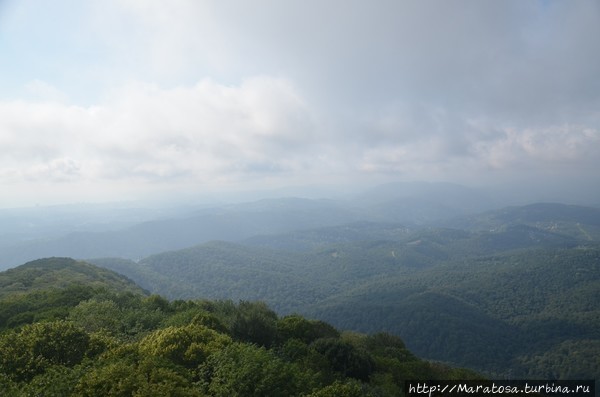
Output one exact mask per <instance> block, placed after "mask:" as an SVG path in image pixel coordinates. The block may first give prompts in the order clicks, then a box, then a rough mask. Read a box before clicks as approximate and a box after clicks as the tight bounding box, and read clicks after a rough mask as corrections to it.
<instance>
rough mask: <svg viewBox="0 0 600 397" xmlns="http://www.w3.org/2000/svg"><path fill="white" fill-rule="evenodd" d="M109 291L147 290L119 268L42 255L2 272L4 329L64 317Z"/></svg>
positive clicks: (0, 319)
mask: <svg viewBox="0 0 600 397" xmlns="http://www.w3.org/2000/svg"><path fill="white" fill-rule="evenodd" d="M105 292H111V293H117V292H118V293H130V294H145V293H146V292H145V291H144V290H143V289H141V288H140V287H138V286H137V285H136V284H135V283H134V282H133V281H131V280H129V279H128V278H126V277H125V276H122V275H120V274H117V273H115V272H112V271H109V270H106V269H103V268H99V267H97V266H93V265H91V264H89V263H85V262H80V261H75V260H73V259H70V258H47V259H39V260H35V261H32V262H29V263H26V264H24V265H21V266H19V267H16V268H14V269H10V270H6V271H4V272H1V273H0V330H2V329H6V328H11V327H15V326H17V325H21V324H27V323H30V322H33V321H41V320H51V319H57V318H62V317H64V315H65V314H66V313H67V312H68V311H69V310H70V309H71V308H73V307H74V306H76V305H77V304H79V302H80V301H82V300H85V299H90V298H92V297H93V296H95V295H97V294H103V293H105Z"/></svg>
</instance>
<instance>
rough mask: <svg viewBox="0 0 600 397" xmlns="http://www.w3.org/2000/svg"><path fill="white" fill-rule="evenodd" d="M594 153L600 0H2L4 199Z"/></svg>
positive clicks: (581, 179) (583, 169)
mask: <svg viewBox="0 0 600 397" xmlns="http://www.w3.org/2000/svg"><path fill="white" fill-rule="evenodd" d="M598 170H600V2H597V1H595V0H590V1H585V0H573V1H553V0H545V1H541V0H506V1H485V0H484V1H479V0H470V1H466V0H453V1H444V0H439V1H433V0H431V1H430V0H425V1H421V0H419V1H417V0H414V1H403V0H390V1H388V0H374V1H355V0H301V1H300V0H285V1H280V0H253V1H245V0H215V1H212V0H170V1H168V2H167V1H161V0H85V1H79V0H53V1H52V2H49V1H46V0H0V191H1V194H0V206H4V207H7V206H19V205H34V204H54V203H65V202H82V201H83V202H85V201H110V200H137V199H143V198H149V197H159V196H161V197H162V196H169V195H173V196H177V195H190V194H192V195H193V194H200V193H203V192H213V191H237V190H246V189H277V188H281V187H289V186H295V185H297V186H317V185H325V186H335V185H343V184H350V183H379V182H386V181H395V180H402V181H414V180H422V181H445V182H455V183H461V184H467V185H482V186H496V187H502V188H506V189H521V190H536V189H539V190H540V191H542V190H544V191H548V192H555V193H556V192H559V193H560V192H562V193H568V194H570V195H571V196H572V197H574V198H575V201H576V199H577V198H578V197H581V198H585V199H586V200H592V201H593V200H596V202H598V203H600V192H599V190H600V177H599V172H598Z"/></svg>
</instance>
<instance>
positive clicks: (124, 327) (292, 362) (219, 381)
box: [0, 258, 481, 396]
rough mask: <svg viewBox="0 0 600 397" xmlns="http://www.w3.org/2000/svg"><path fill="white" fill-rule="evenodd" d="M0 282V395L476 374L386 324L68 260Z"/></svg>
mask: <svg viewBox="0 0 600 397" xmlns="http://www.w3.org/2000/svg"><path fill="white" fill-rule="evenodd" d="M0 286H1V290H2V295H1V296H0V308H2V312H1V313H0V329H1V332H0V394H1V395H6V396H397V395H401V394H402V392H403V387H404V386H403V382H404V381H405V380H408V379H481V377H480V375H478V374H476V373H474V372H472V371H470V370H466V369H461V368H456V367H450V366H447V365H443V364H441V363H436V362H429V361H425V360H422V359H419V358H418V357H416V356H415V355H414V354H413V353H411V352H410V351H409V350H408V349H407V348H406V346H405V344H404V342H403V341H402V339H400V338H399V337H398V336H395V335H392V334H389V333H381V332H379V333H373V334H370V335H367V334H362V333H356V332H344V331H340V330H338V329H336V328H334V327H333V326H331V325H330V324H328V323H326V322H323V321H319V320H311V319H308V318H306V317H303V316H300V315H297V314H290V315H286V316H278V315H277V314H276V313H275V312H274V311H273V310H272V309H270V308H269V307H268V306H267V305H266V304H265V303H262V302H250V301H237V302H234V301H232V300H172V301H170V300H167V299H165V298H163V297H161V296H159V295H150V294H148V293H147V292H146V291H144V290H142V289H141V288H139V287H137V286H136V285H135V284H134V283H133V282H131V281H130V280H128V279H126V278H125V277H123V276H120V275H118V274H116V273H113V272H111V271H108V270H105V269H101V268H98V267H96V266H93V265H90V264H87V263H84V262H81V261H75V260H73V259H68V258H49V259H42V260H37V261H33V262H30V263H27V264H25V265H22V266H20V267H17V268H15V269H11V270H9V271H5V272H2V273H0Z"/></svg>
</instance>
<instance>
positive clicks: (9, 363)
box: [0, 320, 90, 381]
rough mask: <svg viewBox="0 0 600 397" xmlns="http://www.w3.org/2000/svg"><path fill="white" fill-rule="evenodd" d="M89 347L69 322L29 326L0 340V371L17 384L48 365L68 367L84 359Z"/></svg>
mask: <svg viewBox="0 0 600 397" xmlns="http://www.w3.org/2000/svg"><path fill="white" fill-rule="evenodd" d="M89 343H90V337H89V336H88V334H87V333H86V332H85V331H84V330H83V329H81V328H79V327H77V326H75V325H74V324H73V323H71V322H67V321H63V320H60V321H54V322H48V323H35V324H29V325H26V326H24V327H23V329H22V330H21V331H18V332H17V331H12V332H10V333H8V334H5V335H3V336H2V338H1V339H0V351H1V352H2V354H1V355H0V370H1V371H2V372H4V373H5V374H7V375H9V376H10V377H12V378H14V379H15V380H17V381H21V380H27V379H31V378H32V377H33V376H35V375H36V374H40V373H43V372H44V371H45V370H46V369H48V368H49V367H50V366H52V365H64V366H67V367H72V366H74V365H75V364H78V363H80V362H81V360H82V359H83V358H84V356H85V354H86V352H87V351H88V348H89Z"/></svg>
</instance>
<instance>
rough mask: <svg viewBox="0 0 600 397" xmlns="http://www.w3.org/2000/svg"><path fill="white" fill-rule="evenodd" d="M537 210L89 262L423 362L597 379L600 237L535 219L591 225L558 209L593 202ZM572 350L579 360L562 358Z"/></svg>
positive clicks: (152, 286)
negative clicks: (347, 333)
mask: <svg viewBox="0 0 600 397" xmlns="http://www.w3.org/2000/svg"><path fill="white" fill-rule="evenodd" d="M540 208H541V209H543V210H544V211H542V213H540ZM548 208H549V207H548V206H545V205H540V206H532V207H529V206H528V207H523V208H519V209H516V208H510V209H506V210H501V211H497V212H494V213H491V212H490V213H484V214H482V215H481V216H480V217H481V218H480V219H492V218H493V219H496V220H497V223H496V224H495V225H496V226H495V227H494V228H492V229H490V228H487V227H486V228H481V229H482V230H478V229H477V228H474V227H473V228H466V229H454V228H448V227H445V228H438V227H429V228H416V229H415V228H406V227H404V226H402V225H401V224H396V223H373V222H367V223H365V222H361V223H352V224H348V225H344V226H336V227H326V228H319V229H311V230H303V231H296V232H288V233H283V234H279V235H271V236H256V237H252V238H249V239H245V240H244V241H243V243H242V244H234V243H225V242H210V243H204V244H201V245H197V246H194V247H193V248H189V249H185V250H179V251H172V252H165V253H162V254H159V255H154V256H150V257H147V258H145V259H143V260H141V261H139V263H134V262H124V261H119V260H112V259H104V260H98V261H96V260H94V261H96V263H98V264H101V265H102V266H106V267H109V268H112V269H114V270H118V271H120V272H122V273H123V274H126V275H127V276H129V277H131V278H132V279H135V280H137V281H139V282H140V284H141V285H142V286H144V288H147V289H149V290H151V291H153V292H155V293H161V294H165V295H166V296H169V297H172V298H185V299H188V298H193V297H198V296H203V297H208V298H227V297H229V298H233V299H260V300H264V301H266V302H267V303H268V304H269V305H271V306H272V307H273V308H274V309H275V310H276V311H277V312H278V313H282V314H288V313H293V312H297V313H301V314H305V315H308V316H311V317H315V318H319V319H322V320H325V321H328V322H331V323H332V324H334V325H335V326H338V327H341V328H344V329H353V330H357V331H361V332H378V331H382V330H383V331H387V332H391V333H393V334H396V335H401V336H402V338H403V339H404V340H405V341H406V343H407V346H409V347H410V348H411V349H413V350H414V351H415V352H417V353H418V354H419V355H421V356H423V357H427V358H430V359H435V360H441V361H445V362H452V363H456V364H457V365H461V366H468V367H471V368H476V369H478V370H482V371H487V372H488V373H490V374H494V375H495V376H500V377H502V376H505V375H506V373H507V372H506V371H508V369H510V370H511V373H512V374H513V376H517V375H521V376H534V377H535V376H538V377H546V376H547V374H554V375H555V376H557V377H563V378H564V377H567V376H568V375H569V376H572V375H574V374H575V373H577V374H578V375H579V376H582V377H586V376H587V377H593V376H597V375H598V367H597V365H596V363H595V361H594V360H590V357H591V355H593V354H596V353H599V351H598V350H597V348H596V347H594V346H597V345H598V341H599V340H600V335H599V334H598V333H597V331H596V330H597V329H600V323H598V318H600V313H598V311H597V309H596V308H597V307H599V306H600V305H599V304H600V270H599V268H598V266H599V265H598V260H599V259H598V258H599V255H600V254H599V252H600V246H599V245H598V242H597V241H594V240H590V239H589V238H587V237H586V238H583V237H582V236H581V235H580V234H578V233H571V232H569V231H572V230H573V229H570V228H566V227H563V228H559V229H551V228H548V227H545V226H546V225H547V224H551V223H555V224H556V223H557V222H558V220H559V219H560V222H561V223H560V224H561V225H563V226H566V225H577V224H579V225H580V227H581V228H582V229H583V230H586V231H591V230H592V226H593V222H594V220H593V217H591V218H590V220H587V221H586V220H585V219H583V218H577V217H575V218H574V220H572V221H571V220H569V218H568V217H567V216H566V215H565V214H567V215H568V214H569V213H570V212H569V211H574V212H575V213H579V214H580V215H581V214H593V213H594V212H595V211H596V210H594V209H589V208H584V207H578V208H576V211H575V210H574V209H573V208H571V207H569V208H567V211H566V212H564V211H563V212H559V214H558V215H557V221H556V222H553V221H552V220H551V218H550V217H549V215H548V214H547V212H548V211H550V210H549V209H548ZM550 208H551V207H550ZM557 208H558V209H563V208H564V207H563V206H558V207H557ZM528 210H531V211H532V212H533V213H532V214H527V212H528ZM507 213H508V214H515V215H510V216H508V215H506V214H507ZM518 213H520V215H519V216H517V215H516V214H518ZM502 214H505V215H502ZM464 219H474V218H473V217H468V218H464ZM542 220H544V222H542ZM463 221H464V220H463ZM525 221H527V222H525ZM584 221H585V223H584ZM521 222H524V223H521ZM534 334H535V335H538V337H534V338H533V339H532V336H531V335H534ZM578 346H579V347H578ZM583 346H585V349H586V351H587V352H588V353H586V354H588V356H585V357H584V356H581V355H577V354H575V355H574V353H573V352H574V351H579V350H578V349H583ZM574 349H575V350H574ZM573 357H580V358H573ZM568 368H571V369H568ZM572 368H579V369H578V370H577V372H573V371H574V370H573V369H572ZM584 375H585V376H584Z"/></svg>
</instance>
